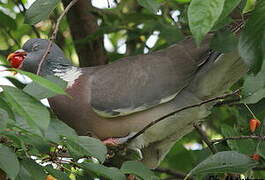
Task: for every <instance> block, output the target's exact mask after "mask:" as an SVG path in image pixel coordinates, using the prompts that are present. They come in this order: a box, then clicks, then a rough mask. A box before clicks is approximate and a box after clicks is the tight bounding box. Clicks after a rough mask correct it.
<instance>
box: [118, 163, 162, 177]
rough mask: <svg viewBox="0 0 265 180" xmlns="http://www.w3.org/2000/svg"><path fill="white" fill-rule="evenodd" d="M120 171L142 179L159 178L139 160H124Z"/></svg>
mask: <svg viewBox="0 0 265 180" xmlns="http://www.w3.org/2000/svg"><path fill="white" fill-rule="evenodd" d="M121 171H122V172H123V173H124V174H133V175H136V176H137V177H139V178H142V179H144V180H155V179H159V178H158V177H156V176H155V174H154V173H153V172H152V171H151V170H150V169H149V168H147V167H146V166H145V165H144V164H143V163H141V162H139V161H126V162H124V163H123V164H122V166H121Z"/></svg>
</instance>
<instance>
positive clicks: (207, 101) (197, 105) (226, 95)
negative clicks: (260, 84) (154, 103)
mask: <svg viewBox="0 0 265 180" xmlns="http://www.w3.org/2000/svg"><path fill="white" fill-rule="evenodd" d="M239 91H240V89H237V90H236V91H234V92H232V93H228V94H224V95H222V96H217V97H214V98H211V99H208V100H205V101H202V102H200V103H197V104H193V105H189V106H185V107H183V108H180V109H177V110H176V111H173V112H171V113H169V114H167V115H165V116H162V117H160V118H159V119H157V120H155V121H153V122H151V123H149V124H148V125H146V126H145V127H144V128H143V129H142V130H141V131H139V132H138V133H136V134H135V135H134V136H132V137H131V138H129V139H128V141H127V143H130V142H131V141H132V140H133V139H135V138H137V137H138V136H140V135H141V134H143V133H144V132H145V131H146V130H147V129H148V128H150V127H152V126H154V125H155V124H157V123H158V122H160V121H162V120H164V119H166V118H168V117H170V116H173V115H175V114H176V113H179V112H181V111H184V110H186V109H190V108H194V107H199V106H202V105H204V104H207V103H210V102H213V101H217V100H222V99H225V98H227V97H229V96H233V95H236V94H238V93H239Z"/></svg>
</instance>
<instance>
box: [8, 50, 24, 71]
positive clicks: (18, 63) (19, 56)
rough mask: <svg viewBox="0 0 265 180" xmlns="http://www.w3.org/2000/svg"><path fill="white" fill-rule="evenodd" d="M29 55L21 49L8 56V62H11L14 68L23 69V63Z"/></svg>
mask: <svg viewBox="0 0 265 180" xmlns="http://www.w3.org/2000/svg"><path fill="white" fill-rule="evenodd" d="M26 55H27V53H26V52H25V51H24V50H23V49H19V50H17V51H15V52H13V53H11V54H9V55H8V56H7V60H8V61H9V62H10V64H11V66H12V67H13V68H18V69H19V68H21V67H22V64H23V61H24V59H25V57H26Z"/></svg>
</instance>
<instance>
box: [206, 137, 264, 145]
mask: <svg viewBox="0 0 265 180" xmlns="http://www.w3.org/2000/svg"><path fill="white" fill-rule="evenodd" d="M242 139H253V140H265V136H252V135H251V136H233V137H226V138H222V139H214V140H211V142H212V143H219V142H223V141H228V140H242Z"/></svg>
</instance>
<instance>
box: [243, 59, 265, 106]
mask: <svg viewBox="0 0 265 180" xmlns="http://www.w3.org/2000/svg"><path fill="white" fill-rule="evenodd" d="M264 76H265V63H263V65H262V67H261V70H260V72H259V73H258V74H256V75H253V74H250V75H248V76H247V77H246V78H245V81H244V84H243V91H242V95H243V97H244V98H243V100H242V102H244V103H247V104H254V103H257V102H259V101H260V100H261V99H262V98H264V97H265V79H264Z"/></svg>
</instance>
